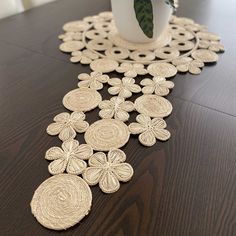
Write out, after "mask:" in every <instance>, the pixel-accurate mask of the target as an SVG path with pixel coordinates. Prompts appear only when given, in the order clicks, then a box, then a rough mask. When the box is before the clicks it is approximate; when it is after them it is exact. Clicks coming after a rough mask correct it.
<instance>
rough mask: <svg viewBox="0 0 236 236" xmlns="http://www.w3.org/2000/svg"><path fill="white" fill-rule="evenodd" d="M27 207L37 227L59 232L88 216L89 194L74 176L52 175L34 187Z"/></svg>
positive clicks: (82, 182) (90, 203) (82, 183)
mask: <svg viewBox="0 0 236 236" xmlns="http://www.w3.org/2000/svg"><path fill="white" fill-rule="evenodd" d="M30 205H31V210H32V213H33V215H34V216H35V217H36V219H37V220H38V222H39V223H40V224H42V225H43V226H44V227H46V228H49V229H54V230H63V229H67V228H69V227H71V226H74V225H75V224H77V223H78V222H79V221H81V220H82V219H83V218H84V217H85V216H86V215H87V214H88V213H89V211H90V208H91V205H92V193H91V190H90V188H89V186H88V184H87V183H86V182H85V181H84V180H83V179H82V178H80V177H78V176H76V175H70V174H61V175H55V176H53V177H51V178H49V179H47V180H45V181H44V182H43V183H42V184H41V185H40V186H39V187H38V188H37V190H36V191H35V193H34V196H33V199H32V201H31V203H30Z"/></svg>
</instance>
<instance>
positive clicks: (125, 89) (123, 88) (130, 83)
mask: <svg viewBox="0 0 236 236" xmlns="http://www.w3.org/2000/svg"><path fill="white" fill-rule="evenodd" d="M108 84H109V85H111V86H113V87H111V88H109V89H108V92H109V93H110V94H111V95H117V94H118V96H119V97H123V98H129V97H131V96H132V93H139V92H141V87H140V86H139V85H137V84H135V80H134V79H133V78H129V77H124V78H123V79H122V80H121V79H118V78H112V79H110V80H108Z"/></svg>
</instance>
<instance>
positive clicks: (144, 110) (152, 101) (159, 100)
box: [134, 94, 172, 118]
mask: <svg viewBox="0 0 236 236" xmlns="http://www.w3.org/2000/svg"><path fill="white" fill-rule="evenodd" d="M134 105H135V109H136V110H137V111H138V112H139V113H141V114H144V115H147V116H150V117H161V118H163V117H166V116H168V115H170V113H171V112H172V105H171V103H170V102H169V101H168V100H167V99H165V98H163V97H160V96H158V95H153V94H149V95H143V96H141V97H139V98H137V99H136V100H135V103H134Z"/></svg>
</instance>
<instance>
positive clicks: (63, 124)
mask: <svg viewBox="0 0 236 236" xmlns="http://www.w3.org/2000/svg"><path fill="white" fill-rule="evenodd" d="M84 119H85V114H84V113H83V112H73V113H71V114H69V113H67V112H63V113H60V114H58V115H57V116H55V117H54V119H53V120H54V121H55V122H54V123H52V124H50V125H49V126H48V127H47V133H48V134H50V135H58V134H59V139H61V140H62V141H66V140H68V139H72V138H75V136H76V132H78V133H83V132H85V131H86V130H87V128H88V127H89V124H88V122H86V121H84Z"/></svg>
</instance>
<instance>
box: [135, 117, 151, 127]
mask: <svg viewBox="0 0 236 236" xmlns="http://www.w3.org/2000/svg"><path fill="white" fill-rule="evenodd" d="M136 120H137V121H138V123H140V124H142V125H145V126H146V125H147V124H148V123H151V118H150V117H149V116H147V115H144V114H140V115H138V116H137V117H136Z"/></svg>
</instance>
